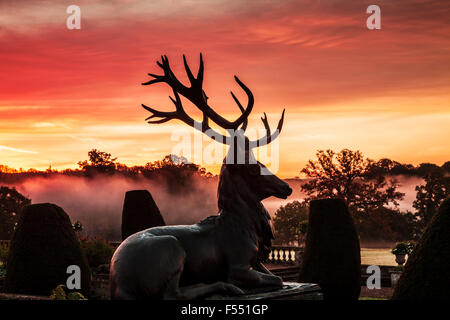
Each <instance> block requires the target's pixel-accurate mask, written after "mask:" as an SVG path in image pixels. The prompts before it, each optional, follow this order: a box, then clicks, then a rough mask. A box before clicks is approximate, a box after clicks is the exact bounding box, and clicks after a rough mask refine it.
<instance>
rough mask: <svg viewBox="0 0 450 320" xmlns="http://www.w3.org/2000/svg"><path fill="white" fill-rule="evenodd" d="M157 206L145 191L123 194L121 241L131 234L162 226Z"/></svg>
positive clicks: (162, 221)
mask: <svg viewBox="0 0 450 320" xmlns="http://www.w3.org/2000/svg"><path fill="white" fill-rule="evenodd" d="M164 225H166V223H165V222H164V219H163V217H162V216H161V213H160V212H159V209H158V206H157V205H156V203H155V200H153V197H152V195H151V194H150V192H148V191H147V190H132V191H128V192H127V193H126V194H125V200H124V202H123V211H122V240H125V239H126V238H128V237H129V236H130V235H132V234H133V233H136V232H139V231H142V230H145V229H148V228H152V227H158V226H164Z"/></svg>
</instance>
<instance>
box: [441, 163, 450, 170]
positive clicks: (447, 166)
mask: <svg viewBox="0 0 450 320" xmlns="http://www.w3.org/2000/svg"><path fill="white" fill-rule="evenodd" d="M441 168H442V169H443V170H444V171H445V172H446V173H450V161H447V162H446V163H444V164H443V165H442V167H441Z"/></svg>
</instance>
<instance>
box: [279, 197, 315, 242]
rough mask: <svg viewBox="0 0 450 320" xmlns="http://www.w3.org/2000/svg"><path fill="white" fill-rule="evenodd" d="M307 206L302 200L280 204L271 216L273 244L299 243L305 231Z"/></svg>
mask: <svg viewBox="0 0 450 320" xmlns="http://www.w3.org/2000/svg"><path fill="white" fill-rule="evenodd" d="M307 220H308V206H307V205H306V203H304V202H299V201H293V202H290V203H288V204H286V205H284V206H281V207H280V208H279V209H278V210H277V211H276V212H275V216H274V218H273V228H274V237H275V240H274V244H286V245H287V244H292V243H293V242H295V244H300V242H302V240H303V239H302V235H303V234H304V233H305V232H306V230H305V223H304V222H305V221H307Z"/></svg>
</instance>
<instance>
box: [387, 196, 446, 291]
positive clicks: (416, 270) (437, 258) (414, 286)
mask: <svg viewBox="0 0 450 320" xmlns="http://www.w3.org/2000/svg"><path fill="white" fill-rule="evenodd" d="M449 270H450V197H449V198H447V199H445V200H444V201H443V202H442V204H441V206H440V208H439V211H438V212H437V213H436V214H435V216H434V217H433V218H432V219H431V221H430V223H429V224H428V226H427V228H426V229H425V231H424V233H423V235H422V237H421V239H420V240H419V242H418V243H417V245H416V247H415V248H414V250H413V252H412V253H411V255H410V256H409V257H408V261H407V262H406V265H405V267H404V269H403V273H402V275H401V277H400V279H399V281H398V282H397V286H396V287H395V290H394V294H393V296H392V299H394V300H429V299H433V300H436V299H445V300H448V299H449V298H450V271H449Z"/></svg>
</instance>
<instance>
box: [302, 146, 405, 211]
mask: <svg viewBox="0 0 450 320" xmlns="http://www.w3.org/2000/svg"><path fill="white" fill-rule="evenodd" d="M316 156H317V161H312V160H310V161H309V162H308V164H307V166H306V167H305V168H303V169H302V171H301V172H302V173H304V174H306V176H307V177H308V178H310V180H309V181H308V182H307V183H305V184H303V185H302V190H303V191H304V192H306V194H307V195H308V197H307V199H306V200H307V201H310V200H314V199H320V198H341V199H344V200H345V201H346V203H347V204H348V206H349V207H350V208H351V209H354V210H356V211H357V212H365V213H367V212H369V211H370V210H373V209H376V208H378V207H381V206H384V205H388V204H393V205H395V206H397V205H398V200H401V199H403V197H404V193H401V192H398V191H397V187H398V185H397V182H396V180H394V179H391V180H390V181H386V178H385V177H384V176H382V175H378V176H376V177H371V176H368V173H369V172H370V169H371V167H372V165H373V161H372V160H370V159H365V158H364V156H363V155H362V153H361V152H360V151H352V150H349V149H343V150H342V151H341V152H339V153H335V152H334V151H332V150H327V151H323V150H319V151H318V152H317V153H316Z"/></svg>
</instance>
